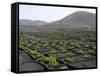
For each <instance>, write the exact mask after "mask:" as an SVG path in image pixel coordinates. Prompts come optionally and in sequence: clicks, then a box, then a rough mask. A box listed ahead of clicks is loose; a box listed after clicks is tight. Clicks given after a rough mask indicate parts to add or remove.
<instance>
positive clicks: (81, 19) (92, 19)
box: [46, 11, 96, 28]
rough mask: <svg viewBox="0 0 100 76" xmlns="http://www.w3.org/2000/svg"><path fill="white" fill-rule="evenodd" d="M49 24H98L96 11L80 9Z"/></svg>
mask: <svg viewBox="0 0 100 76" xmlns="http://www.w3.org/2000/svg"><path fill="white" fill-rule="evenodd" d="M48 26H49V27H56V28H57V27H58V28H59V27H60V28H78V27H85V28H91V27H95V26H96V16H95V14H94V13H89V12H85V11H78V12H75V13H72V14H70V15H68V16H66V17H64V18H63V19H61V20H58V21H56V22H53V23H50V24H48ZM46 27H47V26H46Z"/></svg>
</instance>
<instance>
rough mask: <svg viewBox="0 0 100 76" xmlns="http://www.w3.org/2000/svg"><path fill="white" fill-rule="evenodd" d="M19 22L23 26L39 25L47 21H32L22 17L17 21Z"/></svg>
mask: <svg viewBox="0 0 100 76" xmlns="http://www.w3.org/2000/svg"><path fill="white" fill-rule="evenodd" d="M19 23H20V25H24V26H41V25H46V24H48V22H45V21H40V20H36V21H32V20H27V19H22V20H20V21H19Z"/></svg>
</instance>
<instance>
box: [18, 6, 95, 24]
mask: <svg viewBox="0 0 100 76" xmlns="http://www.w3.org/2000/svg"><path fill="white" fill-rule="evenodd" d="M19 7H20V8H19V19H30V20H42V21H47V22H51V21H56V20H59V19H62V18H64V17H65V16H68V15H69V14H71V13H73V12H76V11H88V12H91V13H95V12H96V10H95V9H87V8H69V7H52V6H37V5H19Z"/></svg>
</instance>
